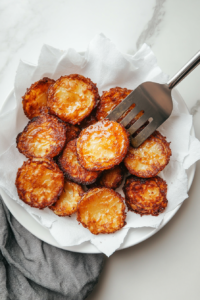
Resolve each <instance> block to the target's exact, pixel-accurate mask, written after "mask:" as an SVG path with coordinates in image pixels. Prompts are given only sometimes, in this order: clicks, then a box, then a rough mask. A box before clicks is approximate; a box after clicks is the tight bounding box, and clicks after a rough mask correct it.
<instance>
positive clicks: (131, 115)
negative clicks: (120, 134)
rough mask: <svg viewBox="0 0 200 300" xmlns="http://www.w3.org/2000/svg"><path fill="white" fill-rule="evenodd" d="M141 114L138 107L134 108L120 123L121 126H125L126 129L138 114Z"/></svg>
mask: <svg viewBox="0 0 200 300" xmlns="http://www.w3.org/2000/svg"><path fill="white" fill-rule="evenodd" d="M139 112H140V110H139V109H138V107H136V106H135V107H134V108H133V109H132V110H131V111H130V112H129V113H128V114H127V115H126V116H125V117H124V118H123V119H122V120H121V122H120V124H121V125H123V126H124V127H126V126H127V125H128V124H129V123H130V121H131V120H133V118H134V117H135V116H137V114H138V113H139Z"/></svg>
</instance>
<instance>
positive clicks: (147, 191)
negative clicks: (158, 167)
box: [123, 175, 168, 216]
mask: <svg viewBox="0 0 200 300" xmlns="http://www.w3.org/2000/svg"><path fill="white" fill-rule="evenodd" d="M123 190H124V193H125V201H126V204H127V206H128V209H129V210H130V211H134V212H135V213H137V214H140V215H152V216H157V215H159V213H162V212H163V211H164V210H165V208H166V207H167V203H168V201H167V198H166V197H167V183H166V182H165V181H164V180H163V179H162V178H160V177H158V176H156V177H152V178H138V177H136V176H132V175H131V176H129V177H128V178H127V179H126V183H125V185H124V188H123Z"/></svg>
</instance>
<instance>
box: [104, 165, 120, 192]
mask: <svg viewBox="0 0 200 300" xmlns="http://www.w3.org/2000/svg"><path fill="white" fill-rule="evenodd" d="M123 177H124V176H123V170H122V167H121V166H115V167H114V168H112V169H109V170H105V171H103V172H102V174H101V177H100V179H99V184H100V186H104V187H107V188H109V189H116V188H118V187H119V186H120V184H121V183H122V181H123Z"/></svg>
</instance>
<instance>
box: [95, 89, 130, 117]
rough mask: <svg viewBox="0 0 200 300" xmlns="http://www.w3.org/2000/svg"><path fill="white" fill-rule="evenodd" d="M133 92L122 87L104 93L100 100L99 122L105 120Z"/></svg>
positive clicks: (98, 108) (98, 107) (97, 113)
mask: <svg viewBox="0 0 200 300" xmlns="http://www.w3.org/2000/svg"><path fill="white" fill-rule="evenodd" d="M131 92H132V90H128V89H126V88H121V87H115V88H111V89H110V90H109V91H105V92H103V94H102V96H101V98H100V102H99V104H98V106H97V112H96V118H97V120H98V121H100V120H103V119H104V118H105V117H106V116H107V115H108V114H109V113H110V112H111V111H112V110H113V109H114V108H115V107H116V106H117V105H118V104H119V103H121V102H122V100H124V99H125V98H126V97H127V96H128V95H129V94H130V93H131ZM124 116H125V115H124Z"/></svg>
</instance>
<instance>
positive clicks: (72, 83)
mask: <svg viewBox="0 0 200 300" xmlns="http://www.w3.org/2000/svg"><path fill="white" fill-rule="evenodd" d="M98 101H99V94H98V89H97V87H96V85H95V84H94V83H93V82H92V81H91V80H90V79H89V78H85V77H84V76H82V75H78V74H72V75H69V76H61V77H60V78H59V79H58V80H57V81H56V82H55V84H53V85H52V86H51V87H50V89H49V91H48V100H47V106H48V107H49V110H50V113H51V114H53V115H56V116H58V117H59V118H60V119H61V120H63V121H65V122H68V123H71V124H73V125H75V124H77V123H80V122H81V121H82V120H83V119H84V118H85V117H87V116H88V115H89V114H90V113H91V111H92V110H93V108H94V107H95V106H96V105H97V104H98Z"/></svg>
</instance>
